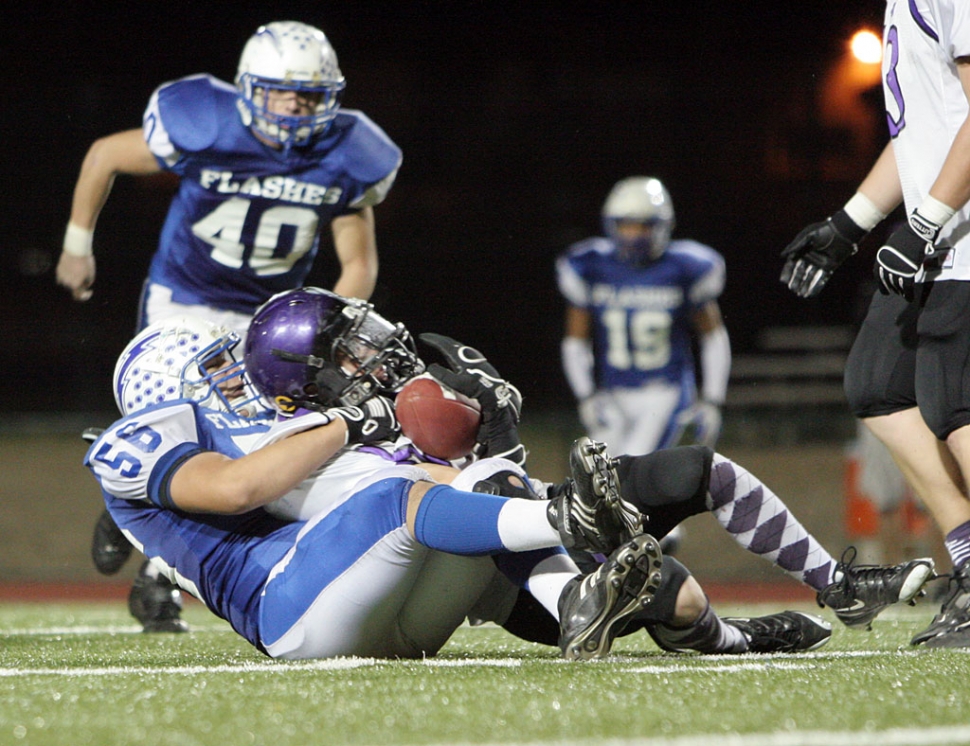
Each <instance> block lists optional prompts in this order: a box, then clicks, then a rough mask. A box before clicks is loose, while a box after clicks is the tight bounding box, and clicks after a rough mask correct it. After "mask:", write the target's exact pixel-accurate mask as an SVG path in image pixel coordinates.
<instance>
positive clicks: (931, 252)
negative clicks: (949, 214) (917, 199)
mask: <svg viewBox="0 0 970 746" xmlns="http://www.w3.org/2000/svg"><path fill="white" fill-rule="evenodd" d="M940 227H941V226H939V225H937V224H936V223H933V222H931V221H929V220H927V219H926V218H924V217H923V216H922V215H920V214H919V212H917V211H916V210H913V213H912V215H910V216H909V220H908V221H906V225H901V226H900V227H899V228H897V229H896V230H894V231H893V232H892V235H890V236H889V238H887V239H886V243H885V244H884V245H883V246H882V247H881V248H880V249H879V251H877V252H876V264H875V266H874V267H873V272H874V273H875V275H876V279H877V280H879V290H880V292H882V293H883V294H887V295H888V294H889V293H896V294H897V295H901V296H903V297H904V298H905V299H906V300H912V299H913V287H914V286H915V284H916V282H915V280H916V273H917V272H919V270H920V267H922V266H923V265H925V264H927V263H932V262H934V261H936V260H938V259H941V258H942V257H943V256H945V255H946V252H947V251H948V249H937V248H936V246H934V241H936V238H937V236H939V235H940Z"/></svg>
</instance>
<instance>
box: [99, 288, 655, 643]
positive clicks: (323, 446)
mask: <svg viewBox="0 0 970 746" xmlns="http://www.w3.org/2000/svg"><path fill="white" fill-rule="evenodd" d="M319 297H320V298H323V299H325V306H324V307H325V309H326V310H327V311H328V315H327V316H326V317H325V318H323V319H321V320H323V321H325V322H326V324H325V326H326V329H321V330H320V331H322V332H332V333H333V334H332V336H331V337H328V338H327V341H328V342H332V345H327V349H326V352H323V353H322V354H323V357H322V358H318V357H314V358H313V359H310V360H302V361H301V360H298V358H299V357H300V356H299V355H298V354H296V353H294V352H292V351H290V350H289V349H287V348H286V345H285V343H284V349H283V350H277V351H276V352H277V353H279V354H278V355H273V353H272V352H271V350H272V349H275V348H272V347H270V348H267V350H268V351H269V352H270V355H273V356H274V358H276V361H277V362H278V363H279V364H280V365H282V366H283V368H284V375H285V368H286V367H287V366H289V367H291V368H292V367H297V368H299V369H300V370H312V371H314V380H315V385H314V386H313V387H312V390H311V387H308V389H307V391H306V392H300V393H297V396H299V397H300V398H299V399H297V400H295V402H296V403H297V404H310V403H311V399H312V400H313V401H320V399H321V397H323V396H324V393H323V392H326V395H327V396H329V395H330V394H333V395H335V396H336V400H335V401H334V406H324V407H318V408H316V409H315V410H313V411H310V410H305V411H302V412H294V411H293V410H292V408H288V414H289V416H287V417H284V418H281V419H280V420H279V422H277V423H275V424H272V423H271V421H269V420H267V419H265V418H263V417H260V416H259V414H260V410H261V406H260V402H261V401H264V400H261V399H260V398H259V397H258V396H255V395H250V394H249V388H248V386H247V385H245V384H244V382H243V380H244V379H243V378H241V368H240V365H239V363H238V362H237V361H236V360H235V358H234V353H233V350H234V349H235V347H236V346H237V345H238V343H239V338H238V336H237V335H235V334H234V333H233V332H231V331H229V330H228V329H226V328H224V327H218V326H216V325H214V324H211V323H209V322H206V321H204V320H202V319H198V318H194V317H173V318H170V319H167V320H163V321H161V322H157V323H155V324H152V325H150V326H148V327H146V329H144V330H143V331H142V332H141V333H140V334H139V335H137V336H136V337H135V339H134V340H132V342H131V343H130V344H129V345H128V347H127V348H126V349H125V351H124V352H123V353H122V355H121V357H120V358H119V359H118V363H117V365H116V368H115V373H114V392H115V397H116V400H117V403H118V406H119V409H120V410H121V411H122V413H123V415H124V416H123V417H122V419H121V420H119V421H118V422H116V423H115V424H113V425H111V426H110V427H109V428H107V429H106V430H105V431H104V432H103V433H102V434H101V435H100V436H99V437H98V439H97V440H96V441H95V442H94V443H93V444H92V445H91V448H90V449H89V451H88V454H87V456H86V458H85V463H86V465H87V466H88V467H89V468H90V469H91V471H92V473H93V474H94V475H95V477H96V478H97V480H98V482H99V484H100V485H101V488H102V491H103V494H104V499H105V503H106V506H107V509H108V510H109V511H110V513H111V515H112V517H113V518H114V520H115V521H116V523H117V525H118V526H119V527H120V528H121V529H122V530H123V531H124V533H125V535H126V537H127V538H128V539H129V540H130V541H131V542H132V543H133V544H134V545H135V546H137V547H138V549H139V550H140V551H142V552H143V553H144V554H145V555H146V556H147V557H149V558H150V559H151V562H152V564H153V566H154V567H155V568H156V569H157V570H158V571H159V572H160V573H161V574H163V575H164V576H165V577H166V578H168V579H169V580H170V581H171V582H173V583H177V584H178V585H179V586H180V587H181V588H183V589H185V590H187V591H189V592H191V593H192V594H193V595H194V596H196V597H198V598H199V599H200V600H202V601H203V602H204V603H205V604H206V606H207V607H208V608H209V609H210V610H211V611H213V612H214V613H215V614H216V615H218V616H219V617H221V618H223V619H225V620H227V621H228V622H229V623H230V624H231V625H232V627H233V629H234V630H235V631H236V632H238V633H239V634H240V635H242V636H243V637H244V638H245V639H246V640H248V641H249V642H250V643H252V644H253V645H254V646H255V647H257V648H258V649H259V650H261V651H263V652H265V653H266V654H267V655H270V656H272V657H274V658H290V659H294V658H320V657H331V656H349V655H355V656H377V657H403V658H415V657H421V656H425V655H433V654H435V653H436V652H437V651H438V649H439V648H440V647H441V646H442V645H443V644H444V643H445V642H446V641H447V640H448V638H449V637H450V636H451V634H452V633H453V632H454V630H455V629H456V628H457V627H458V626H459V625H460V624H461V623H463V621H464V620H465V618H466V617H467V616H468V615H469V614H471V613H473V612H474V611H475V608H476V606H477V605H479V601H480V600H482V599H483V598H485V597H487V595H488V594H487V593H486V591H488V590H489V587H490V586H491V585H492V583H493V582H494V581H495V579H496V577H497V575H498V573H499V572H501V573H503V577H508V578H509V580H511V581H514V582H517V583H518V584H519V585H521V586H522V587H523V588H527V589H528V590H529V592H530V593H531V595H532V597H533V598H534V599H535V600H536V602H537V603H539V604H541V605H542V606H543V607H544V608H545V609H546V611H547V612H548V613H549V614H550V615H552V616H553V617H554V618H557V619H561V623H560V625H559V626H560V628H561V635H560V639H559V644H560V646H561V649H562V651H563V654H564V656H566V657H567V658H571V659H589V658H599V657H602V656H604V655H606V654H608V653H609V650H610V646H611V644H612V642H613V639H614V638H615V636H616V634H617V633H619V632H620V630H621V629H622V627H623V625H624V623H625V621H626V620H627V619H628V617H629V616H630V615H631V614H633V613H636V612H638V611H640V610H641V609H643V608H644V607H645V606H648V605H649V604H650V602H652V600H653V599H654V596H655V595H656V593H657V591H658V586H659V582H660V578H661V572H660V569H661V566H662V556H661V554H660V551H659V545H658V543H657V541H656V540H655V539H653V538H652V537H651V536H649V535H647V534H643V533H640V532H639V528H640V526H639V514H638V513H637V512H636V511H635V510H633V509H632V508H630V506H629V505H626V504H625V503H624V502H623V501H622V500H621V499H620V498H619V496H618V495H617V494H616V493H615V492H613V493H611V492H609V491H608V490H606V489H604V488H603V487H602V486H600V485H598V484H597V482H596V480H595V479H594V471H593V470H592V469H591V468H588V465H587V463H586V462H585V461H584V462H583V463H577V465H576V466H575V468H574V479H575V481H574V482H573V487H572V488H571V489H570V490H569V491H568V493H566V494H563V495H561V496H560V497H559V498H557V499H556V500H554V501H547V500H544V501H539V500H535V499H526V498H524V497H522V496H519V497H502V496H499V495H498V494H494V492H493V491H491V490H474V489H473V488H474V487H475V486H476V483H477V481H478V479H477V478H476V477H475V476H473V472H469V474H468V475H466V476H465V480H464V481H465V482H466V483H467V484H466V485H465V486H466V488H467V489H459V488H458V486H452V485H447V484H444V483H442V482H441V481H440V480H436V479H435V478H434V477H433V476H432V470H435V469H437V470H438V471H439V472H446V471H448V470H450V471H452V472H454V473H457V470H454V469H451V467H446V466H444V465H441V464H426V465H422V464H420V463H417V462H415V461H413V460H412V461H410V462H406V463H398V462H397V460H396V459H395V456H394V452H395V450H394V449H387V448H386V444H388V443H392V442H393V441H394V440H395V439H396V436H397V432H398V428H397V423H396V420H395V417H394V411H393V405H392V403H391V402H390V400H388V399H386V398H384V395H387V394H392V393H393V392H394V390H395V389H397V388H398V387H399V386H400V383H401V382H403V381H404V380H407V378H409V377H410V376H411V375H413V374H414V372H415V371H416V370H418V369H419V366H420V365H421V363H420V360H419V359H418V358H417V356H416V354H415V353H414V350H413V343H412V342H411V341H410V338H409V335H408V334H407V332H406V330H404V329H403V327H402V326H400V325H392V324H389V323H387V322H386V321H385V320H383V319H382V318H381V317H379V316H378V315H377V314H374V313H373V312H372V311H371V309H370V307H369V306H368V305H367V304H364V303H362V302H358V301H351V300H344V299H340V298H339V296H334V295H332V294H322V295H321V296H319ZM316 308H319V307H315V309H316ZM271 310H272V312H273V313H276V312H277V311H279V310H280V308H279V307H278V306H277V307H274V309H271ZM282 310H283V311H286V309H285V308H284V309H282ZM287 318H288V319H290V320H292V318H293V317H292V316H289V315H288V316H287ZM270 344H271V345H275V344H281V339H280V337H279V336H273V337H271V341H270ZM321 361H322V362H321ZM263 373H264V374H267V373H269V375H270V377H269V378H268V379H266V380H275V379H274V377H273V375H272V371H267V370H265V369H264V370H263ZM317 374H320V375H317ZM264 393H265V392H264ZM291 393H295V392H291ZM339 401H343V402H351V401H355V402H358V404H339ZM382 445H384V446H385V447H384V448H382ZM495 461H502V460H501V459H496V460H495ZM506 465H511V462H504V463H500V464H499V465H498V467H502V466H506ZM498 467H494V466H493V467H492V469H491V473H492V474H493V475H495V474H498V473H504V472H503V471H501V470H500V469H499V470H497V468H498ZM454 481H455V482H458V481H459V480H458V479H455V480H454ZM294 491H295V492H297V493H299V494H302V495H312V494H314V493H316V494H318V495H320V496H319V497H317V498H315V499H317V500H318V502H319V501H320V500H325V501H326V507H325V508H321V509H320V510H318V511H317V512H316V513H315V514H314V515H313V516H312V517H310V518H309V519H308V520H299V521H290V520H283V519H280V518H278V517H275V516H274V515H273V514H271V513H270V512H268V510H267V508H268V507H269V506H271V505H272V504H274V503H278V502H279V501H280V500H281V498H286V497H287V496H288V495H289V493H291V492H294ZM321 504H322V503H321ZM634 518H635V520H634ZM564 542H568V543H569V544H570V545H571V546H573V547H575V548H581V547H587V548H588V549H590V550H591V551H593V550H595V551H605V552H609V553H610V558H609V560H608V561H607V562H606V563H604V564H603V565H602V566H600V568H598V569H597V570H595V571H594V572H592V573H590V574H588V575H585V576H583V575H582V574H581V573H580V572H579V570H578V569H577V567H576V565H575V564H574V563H573V561H572V560H571V559H570V558H569V556H568V555H567V554H566V553H565V551H564V549H563V546H564ZM489 555H491V556H489ZM493 556H494V559H493ZM580 581H581V582H580ZM486 608H487V607H486Z"/></svg>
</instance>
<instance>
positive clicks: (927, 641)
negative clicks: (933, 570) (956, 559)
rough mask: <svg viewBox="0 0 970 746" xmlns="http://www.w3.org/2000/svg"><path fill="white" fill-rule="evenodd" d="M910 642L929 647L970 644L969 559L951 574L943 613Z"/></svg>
mask: <svg viewBox="0 0 970 746" xmlns="http://www.w3.org/2000/svg"><path fill="white" fill-rule="evenodd" d="M910 642H911V644H913V645H922V646H924V647H927V648H970V562H965V563H963V565H961V566H960V568H959V569H958V570H955V571H954V572H953V573H952V574H951V575H950V576H949V583H948V586H947V594H946V596H945V597H944V599H943V605H942V606H941V607H940V613H939V614H937V615H936V616H935V617H933V621H932V622H930V625H929V626H928V627H927V628H926V629H924V630H922V631H921V632H918V633H917V634H916V635H914V636H913V639H912V640H911V641H910Z"/></svg>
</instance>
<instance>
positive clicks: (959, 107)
mask: <svg viewBox="0 0 970 746" xmlns="http://www.w3.org/2000/svg"><path fill="white" fill-rule="evenodd" d="M883 46H884V54H883V62H882V67H883V92H884V94H885V103H886V121H887V124H888V126H889V134H890V137H891V138H892V144H893V152H894V154H895V156H896V165H897V168H898V170H899V178H900V182H901V183H902V187H903V197H904V199H905V203H906V211H907V212H912V211H913V210H914V209H916V208H917V207H919V205H920V203H921V202H922V201H923V199H924V197H926V196H927V195H928V194H929V191H930V187H932V186H933V182H934V181H935V180H936V177H937V176H938V175H939V173H940V169H941V168H942V166H943V161H944V160H945V158H946V155H947V153H948V151H949V149H950V146H951V144H952V143H953V140H954V138H955V137H956V133H957V131H958V130H959V129H960V127H961V126H962V125H963V123H964V121H965V120H966V118H967V113H968V104H967V98H966V95H965V94H964V92H963V87H962V85H961V84H960V77H959V74H958V73H957V65H956V59H957V58H958V57H966V56H970V3H968V2H966V0H889V2H888V3H887V5H886V16H885V28H884V32H883ZM968 221H970V207H968V206H964V207H963V208H962V209H960V210H958V211H957V213H956V215H955V216H954V217H953V218H952V219H951V220H950V221H949V222H948V223H947V225H945V226H944V227H943V231H942V233H941V234H940V242H941V243H947V244H949V245H951V246H954V247H955V249H956V250H955V251H951V252H950V254H949V256H948V257H947V258H946V261H945V264H944V268H943V270H942V271H941V272H940V273H939V275H938V276H937V277H936V279H940V280H970V231H967V230H966V225H967V222H968Z"/></svg>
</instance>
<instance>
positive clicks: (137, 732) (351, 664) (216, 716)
mask: <svg viewBox="0 0 970 746" xmlns="http://www.w3.org/2000/svg"><path fill="white" fill-rule="evenodd" d="M806 608H807V607H806ZM721 610H722V612H724V611H727V612H728V613H732V614H737V613H742V612H745V611H747V612H751V613H767V612H768V611H774V610H778V608H777V607H772V608H765V607H757V608H754V607H749V608H747V609H741V608H728V609H724V608H722V609H721ZM186 612H187V613H186V618H187V619H188V620H189V621H190V623H191V624H192V626H193V632H192V633H190V634H188V635H179V636H169V635H144V634H141V633H140V632H139V631H138V628H137V627H135V626H133V625H132V624H131V620H130V618H129V617H128V616H127V614H126V612H125V610H124V606H123V604H121V603H118V602H112V603H105V604H100V603H85V604H81V603H76V604H46V603H37V604H7V605H6V606H5V607H4V608H3V609H2V610H0V692H2V693H0V744H3V745H4V746H6V744H38V745H42V746H60V745H61V744H63V745H65V746H67V745H70V746H82V745H83V744H97V745H98V746H109V745H111V744H153V745H154V744H172V746H176V745H177V746H192V745H194V744H206V745H208V744H232V745H233V746H236V745H239V744H260V745H261V744H266V745H267V746H288V745H289V744H294V745H296V744H299V745H300V746H305V745H307V744H379V745H382V746H383V745H389V744H458V743H495V744H498V743H502V744H511V743H515V744H553V743H555V744H566V743H577V744H592V743H598V744H599V743H605V744H632V743H643V744H680V745H681V746H686V745H687V744H697V745H701V744H704V745H705V746H706V745H707V744H710V745H711V746H718V745H720V744H727V745H729V746H730V745H731V744H737V745H739V746H740V745H743V746H754V745H759V746H760V745H762V744H764V745H768V744H791V745H792V746H795V745H797V744H819V746H821V745H823V744H824V745H825V746H837V745H838V744H847V745H848V744H852V745H853V746H855V745H857V744H889V745H892V744H921V745H922V744H942V743H970V684H968V682H970V655H968V654H967V653H960V652H950V651H946V652H915V651H914V650H912V649H911V648H909V646H908V641H909V638H910V636H911V635H912V633H913V632H914V631H916V630H917V629H919V628H921V627H922V626H923V625H925V624H926V623H927V621H928V619H929V618H930V617H931V616H932V613H933V607H932V606H929V605H926V604H925V603H921V604H920V606H918V607H916V608H915V609H910V608H902V609H899V610H898V611H897V610H895V609H892V610H890V611H889V612H887V613H885V614H884V615H883V616H882V617H880V619H879V620H877V621H876V623H875V625H874V629H873V631H872V632H864V631H854V630H852V631H850V630H846V629H845V628H844V627H841V626H840V625H838V624H837V623H836V624H835V625H834V627H835V630H834V634H833V639H832V641H831V642H830V644H829V645H828V646H827V647H825V648H823V649H821V650H820V651H817V652H814V653H808V654H803V655H778V656H756V655H751V656H722V657H701V656H684V655H679V656H678V655H670V654H665V653H661V652H660V651H659V649H658V648H656V647H655V646H654V645H653V643H652V642H650V640H649V638H648V637H646V636H645V635H643V634H642V633H638V634H636V635H632V636H630V637H627V638H623V639H621V640H620V641H618V643H617V645H616V646H615V648H614V653H615V655H614V657H613V658H611V659H609V660H606V661H598V662H593V663H575V662H565V661H562V660H560V659H559V657H558V655H557V652H558V651H556V650H553V649H549V648H543V647H540V646H536V645H531V644H528V643H523V642H521V641H519V640H517V639H516V638H513V637H511V636H509V635H508V634H507V633H505V632H504V631H502V630H501V629H498V628H494V627H487V628H462V629H461V630H459V632H458V633H457V634H456V635H455V637H454V638H453V640H452V641H451V642H450V643H449V644H448V645H447V646H446V647H445V649H444V650H443V651H442V653H441V655H439V656H438V657H437V658H433V659H428V660H425V661H408V662H403V661H374V660H336V661H313V662H302V663H277V662H273V661H270V660H268V659H266V658H265V657H263V656H261V655H260V654H258V653H256V652H255V651H254V650H252V649H251V648H250V647H249V646H248V645H246V644H245V643H244V642H243V641H242V640H241V639H240V638H238V637H237V636H236V635H235V634H234V633H232V632H231V631H230V630H229V628H228V627H227V626H226V625H225V624H224V623H222V622H220V621H218V620H216V619H215V618H214V617H212V616H211V615H209V613H208V612H207V611H206V610H205V609H203V608H202V607H201V606H200V605H198V604H195V603H193V604H191V605H190V606H189V607H188V608H187V609H186ZM823 614H828V612H823ZM829 618H831V617H829Z"/></svg>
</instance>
